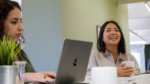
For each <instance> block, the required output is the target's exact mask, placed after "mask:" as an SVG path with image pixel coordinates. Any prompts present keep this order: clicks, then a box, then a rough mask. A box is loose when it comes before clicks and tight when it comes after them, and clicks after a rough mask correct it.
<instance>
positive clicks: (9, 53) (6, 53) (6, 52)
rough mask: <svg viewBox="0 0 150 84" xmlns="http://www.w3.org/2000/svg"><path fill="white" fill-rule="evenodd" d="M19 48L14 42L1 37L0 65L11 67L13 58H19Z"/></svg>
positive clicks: (6, 37)
mask: <svg viewBox="0 0 150 84" xmlns="http://www.w3.org/2000/svg"><path fill="white" fill-rule="evenodd" d="M20 51H21V48H20V47H19V45H18V44H16V41H14V40H12V39H9V38H8V36H5V35H4V36H3V40H0V65H12V64H13V61H14V57H15V56H19V54H20Z"/></svg>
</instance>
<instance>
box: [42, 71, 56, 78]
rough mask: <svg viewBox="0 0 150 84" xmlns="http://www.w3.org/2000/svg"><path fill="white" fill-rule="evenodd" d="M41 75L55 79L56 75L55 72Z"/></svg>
mask: <svg viewBox="0 0 150 84" xmlns="http://www.w3.org/2000/svg"><path fill="white" fill-rule="evenodd" d="M41 73H42V74H44V75H46V76H49V77H52V78H55V77H56V73H55V72H41Z"/></svg>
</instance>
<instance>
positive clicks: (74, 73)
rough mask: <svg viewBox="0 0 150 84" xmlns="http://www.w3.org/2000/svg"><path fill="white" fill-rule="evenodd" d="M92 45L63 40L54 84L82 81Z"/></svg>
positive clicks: (84, 42)
mask: <svg viewBox="0 0 150 84" xmlns="http://www.w3.org/2000/svg"><path fill="white" fill-rule="evenodd" d="M92 44H93V43H92V42H86V41H78V40H70V39H64V42H63V48H62V53H61V58H60V61H59V66H58V69H57V75H56V78H55V82H54V84H73V83H80V82H83V81H84V79H85V75H86V70H87V65H88V61H89V57H90V53H91V49H92Z"/></svg>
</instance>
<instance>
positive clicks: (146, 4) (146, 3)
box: [145, 2, 150, 12]
mask: <svg viewBox="0 0 150 84" xmlns="http://www.w3.org/2000/svg"><path fill="white" fill-rule="evenodd" d="M145 6H146V8H147V9H148V11H149V12H150V7H149V5H148V2H145Z"/></svg>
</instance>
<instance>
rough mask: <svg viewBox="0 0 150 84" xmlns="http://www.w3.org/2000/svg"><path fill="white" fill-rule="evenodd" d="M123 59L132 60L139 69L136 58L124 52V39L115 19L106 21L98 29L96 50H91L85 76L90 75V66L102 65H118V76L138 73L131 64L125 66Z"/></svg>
mask: <svg viewBox="0 0 150 84" xmlns="http://www.w3.org/2000/svg"><path fill="white" fill-rule="evenodd" d="M123 61H134V63H135V69H139V65H138V63H137V61H136V59H135V58H134V57H133V56H132V55H131V54H129V53H127V52H126V47H125V39H124V36H123V33H122V31H121V28H120V26H119V25H118V24H117V23H116V22H115V21H107V22H105V23H104V24H103V25H102V27H101V29H100V33H99V38H98V41H97V50H94V51H92V52H91V56H90V60H89V64H88V68H87V76H90V75H91V68H93V67H103V66H114V67H118V68H117V75H118V77H128V76H130V75H132V74H133V73H134V74H136V75H138V74H140V73H139V72H138V71H135V72H134V70H133V67H131V66H126V67H125V63H122V62H123Z"/></svg>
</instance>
